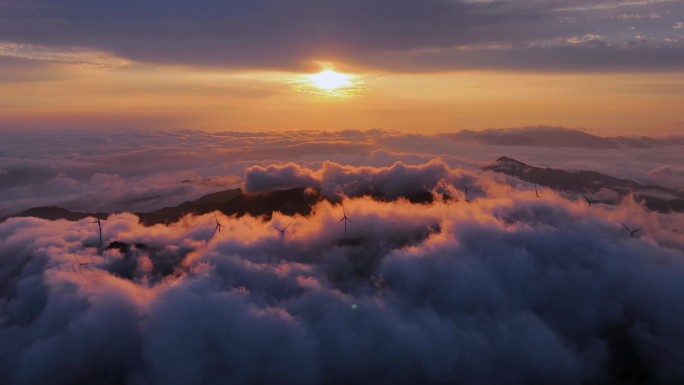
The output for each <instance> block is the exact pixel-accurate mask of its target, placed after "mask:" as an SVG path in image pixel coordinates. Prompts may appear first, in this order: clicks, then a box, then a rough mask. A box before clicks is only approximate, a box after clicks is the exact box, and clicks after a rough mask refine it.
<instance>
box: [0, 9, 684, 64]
mask: <svg viewBox="0 0 684 385" xmlns="http://www.w3.org/2000/svg"><path fill="white" fill-rule="evenodd" d="M683 18H684V9H683V6H682V5H681V3H680V2H677V1H631V2H627V1H613V0H604V1H600V2H587V1H584V0H573V1H527V0H526V1H515V2H511V1H496V0H495V1H466V0H458V1H448V2H447V1H441V0H429V1H413V0H401V1H396V0H395V1H388V0H382V1H373V2H368V1H361V0H352V1H350V0H347V1H328V2H325V3H324V4H322V3H320V2H316V1H311V0H298V1H290V2H288V3H278V2H272V1H266V0H259V1H252V2H250V3H243V2H220V1H209V2H203V3H201V4H192V5H190V4H188V3H186V2H183V1H175V0H174V1H165V2H156V1H142V2H141V1H119V2H117V3H116V4H108V3H93V2H89V1H51V2H46V1H44V0H31V1H24V2H22V3H21V4H16V3H15V2H11V1H10V2H8V1H5V2H2V3H0V20H1V21H2V23H0V39H1V40H4V41H8V42H15V43H18V44H28V45H33V46H34V47H35V46H44V47H48V48H54V47H89V48H92V49H97V50H100V51H105V52H113V53H114V54H115V55H117V56H120V57H125V58H130V59H133V60H136V61H142V62H154V63H172V64H186V65H188V64H189V65H200V66H214V67H234V68H276V69H289V70H292V69H298V70H302V69H304V68H311V65H312V61H315V60H333V59H334V60H336V61H338V62H341V63H349V64H351V65H354V66H361V67H376V68H381V69H387V70H403V71H419V72H422V71H434V70H453V69H470V68H480V69H481V68H494V69H512V70H526V71H527V70H558V71H596V70H600V71H614V70H628V71H642V70H667V71H679V70H680V69H681V67H680V66H679V65H678V64H679V63H681V60H682V35H681V32H680V31H681V29H678V28H677V26H678V25H679V24H681V22H682V19H683ZM678 23H679V24H678ZM27 57H28V56H27Z"/></svg>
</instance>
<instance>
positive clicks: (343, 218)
mask: <svg viewBox="0 0 684 385" xmlns="http://www.w3.org/2000/svg"><path fill="white" fill-rule="evenodd" d="M345 219H347V217H342V219H340V220H339V221H337V223H340V222H342V221H343V220H345Z"/></svg>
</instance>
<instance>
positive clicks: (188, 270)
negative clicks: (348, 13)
mask: <svg viewBox="0 0 684 385" xmlns="http://www.w3.org/2000/svg"><path fill="white" fill-rule="evenodd" d="M287 167H291V168H295V169H299V170H304V169H305V168H304V167H303V166H301V165H297V164H291V165H290V166H284V167H278V168H275V167H268V166H265V167H263V168H259V169H253V170H252V172H255V170H256V171H259V172H262V173H263V172H265V171H264V170H271V171H273V170H281V171H282V170H284V169H287ZM397 168H399V166H396V165H395V166H394V167H391V168H387V169H380V172H378V170H377V169H374V170H373V171H374V173H377V174H378V175H393V172H394V173H396V172H397V171H396V169H397ZM344 169H345V170H346V171H347V173H349V174H353V173H359V172H360V171H362V170H365V169H364V168H363V167H361V168H358V169H352V168H351V167H344ZM410 169H411V170H412V172H414V173H415V174H416V175H423V176H422V178H425V179H428V180H429V179H430V178H432V177H433V174H434V173H435V169H437V170H442V171H439V172H438V174H440V176H446V178H447V179H449V178H456V177H458V176H460V175H462V173H463V172H464V170H461V169H459V168H450V167H446V166H444V165H442V164H441V163H439V162H432V163H426V164H423V165H420V166H416V167H410ZM271 174H273V175H272V176H270V177H266V176H264V174H260V178H259V179H258V180H259V181H262V182H264V181H266V182H268V181H269V178H272V182H277V181H280V180H281V178H280V174H278V173H273V172H271ZM295 174H296V173H295ZM442 174H444V175H442ZM269 175H270V174H269ZM343 175H344V174H343ZM338 180H342V181H344V180H345V179H344V178H343V177H342V178H339V179H338ZM417 180H421V178H418V179H417ZM454 180H456V179H454ZM382 183H385V184H386V186H387V187H388V190H389V187H391V186H392V179H391V178H386V179H382ZM477 183H478V185H479V186H481V188H482V194H480V195H479V196H478V197H477V198H476V199H473V200H472V202H471V203H465V202H464V201H459V202H456V203H453V204H452V203H444V202H442V201H436V202H435V203H434V204H430V205H415V204H411V203H409V202H407V201H397V202H378V201H374V200H371V199H369V198H353V199H345V200H344V207H345V212H346V214H347V215H348V216H349V217H350V218H351V219H352V220H353V223H351V224H349V233H348V235H347V240H348V241H344V239H345V235H344V230H343V227H342V224H340V223H337V222H338V220H339V218H340V217H341V216H342V210H341V207H340V206H339V205H331V204H330V203H327V202H322V203H320V204H319V205H318V206H317V207H316V208H315V214H314V215H313V216H311V217H308V218H302V217H285V216H278V215H276V216H274V217H273V219H272V220H271V221H270V222H263V221H262V220H261V219H259V218H252V217H249V216H245V217H241V218H239V219H236V218H226V217H219V220H220V221H221V223H222V224H223V225H224V226H225V227H224V229H223V231H222V232H221V233H220V234H217V235H216V236H213V237H212V232H213V228H214V224H215V223H214V215H212V214H209V215H205V216H200V217H187V218H185V219H184V220H183V221H181V222H179V223H176V224H173V225H171V226H169V227H166V226H162V225H157V226H153V227H149V228H145V227H143V226H141V225H140V224H139V223H138V219H137V217H135V216H133V215H130V214H119V215H115V216H111V217H109V218H108V220H106V221H105V222H104V227H103V237H104V239H105V241H106V242H111V241H114V240H119V241H122V242H126V243H128V244H130V245H133V244H138V246H131V247H130V248H129V249H128V251H125V252H120V251H119V250H116V249H110V250H106V251H103V252H99V251H98V250H97V248H96V247H94V245H97V236H98V235H97V230H96V227H95V225H93V224H92V223H89V221H88V220H82V221H79V222H66V221H55V222H48V221H44V220H38V219H33V218H13V219H10V220H8V221H6V222H4V223H2V224H0V258H1V259H2V264H0V283H1V284H2V285H1V286H0V295H1V298H2V301H0V354H1V355H2V356H3V357H6V359H3V360H2V361H0V378H4V379H5V380H6V381H7V382H8V383H10V384H24V383H46V382H50V383H54V384H68V383H74V382H79V381H80V382H88V383H129V384H143V383H146V384H148V383H149V384H156V383H158V384H162V383H163V384H175V383H178V384H206V383H210V384H213V383H226V382H230V383H238V384H242V383H244V384H248V383H259V382H261V383H272V382H288V383H301V384H308V383H311V384H321V383H323V384H337V383H340V384H342V383H350V382H353V383H445V382H446V383H449V382H458V383H463V384H480V383H505V384H528V383H536V382H539V383H579V382H585V381H593V382H597V383H613V382H616V383H620V382H630V381H632V382H636V383H671V382H678V381H681V380H682V379H684V367H682V364H681V363H682V362H683V361H684V350H683V348H682V346H684V344H682V341H684V326H682V325H684V322H682V321H683V320H684V307H682V305H681V304H682V301H680V300H678V298H677V295H678V293H681V292H684V287H683V285H684V283H683V282H684V281H683V280H682V279H681V278H682V275H683V274H684V264H683V262H682V261H684V238H683V236H682V234H683V230H682V229H684V222H682V218H681V216H675V215H662V214H655V213H651V212H647V211H645V210H643V209H642V208H641V207H639V206H636V205H634V204H632V203H629V202H624V203H623V204H622V205H620V206H617V207H613V208H608V207H601V206H594V207H591V208H589V207H587V206H586V204H584V203H583V202H580V201H569V200H567V199H565V198H563V197H561V196H558V195H556V194H555V193H553V192H551V191H543V196H544V199H537V198H535V196H534V190H533V188H532V186H528V185H525V184H521V185H519V186H517V187H512V186H510V185H509V184H508V183H503V182H502V181H501V180H500V179H499V177H498V176H495V175H480V176H479V177H478V180H477ZM443 187H445V188H447V187H450V188H452V189H454V190H456V189H457V186H454V185H451V184H450V183H449V182H446V183H445V184H443ZM620 222H624V223H626V224H628V225H629V226H640V227H644V231H643V233H641V234H639V236H637V237H630V235H629V234H628V233H627V232H626V231H625V230H624V228H623V227H622V226H621V225H620ZM288 224H289V225H290V226H289V227H288V230H287V231H286V233H285V235H284V236H283V237H281V235H280V234H279V233H278V231H276V230H275V229H274V228H273V227H272V226H273V225H275V226H279V227H283V226H285V225H288ZM349 240H354V242H349ZM141 244H144V245H141ZM80 264H87V265H83V266H79V265H80Z"/></svg>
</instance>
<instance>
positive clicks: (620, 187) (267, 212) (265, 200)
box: [0, 156, 684, 226]
mask: <svg viewBox="0 0 684 385" xmlns="http://www.w3.org/2000/svg"><path fill="white" fill-rule="evenodd" d="M483 169H484V170H489V171H494V172H499V173H504V174H506V175H510V176H513V177H516V178H518V179H521V180H524V181H526V182H530V183H536V184H537V185H539V186H545V187H549V188H552V189H555V190H559V191H566V192H575V193H578V194H579V193H588V194H596V193H599V192H605V191H606V190H609V191H612V192H613V193H614V194H615V196H617V197H618V198H621V197H624V196H627V195H629V194H633V195H634V197H635V198H636V200H637V201H639V202H643V203H644V205H645V206H646V207H648V208H649V209H650V210H654V211H660V212H670V211H677V212H682V211H684V192H682V191H676V190H673V189H669V188H666V187H662V186H655V185H650V186H644V185H641V184H639V183H637V182H634V181H632V180H629V179H620V178H615V177H612V176H610V175H606V174H602V173H600V172H596V171H574V172H569V171H564V170H556V169H552V168H539V167H534V166H530V165H528V164H525V163H523V162H520V161H517V160H515V159H512V158H509V157H506V156H502V157H501V158H499V159H497V160H496V161H495V162H494V163H492V164H490V165H488V166H486V167H484V168H483ZM365 195H368V196H372V197H373V198H375V199H377V200H384V201H387V200H388V199H386V198H384V197H383V196H382V195H381V194H380V193H377V192H368V193H367V194H365ZM401 198H405V199H408V200H409V201H411V202H413V203H430V202H432V201H433V199H434V197H433V196H432V193H431V192H430V191H427V190H421V191H415V192H414V193H412V194H410V195H409V196H402V197H401ZM441 198H442V199H450V198H451V197H448V196H443V197H441ZM599 198H600V197H599ZM323 200H329V199H328V198H326V197H325V196H324V195H322V194H321V191H320V190H318V189H315V188H311V187H308V188H307V187H298V188H291V189H287V190H275V191H271V192H268V193H246V192H244V191H242V190H241V189H239V188H237V189H231V190H225V191H219V192H215V193H212V194H208V195H205V196H203V197H201V198H199V199H196V200H193V201H187V202H184V203H181V204H180V205H178V206H174V207H164V208H161V209H158V210H154V211H150V212H137V213H134V214H135V215H137V216H138V217H140V221H141V223H143V224H144V225H145V226H152V225H155V224H160V223H167V224H168V223H173V222H177V221H178V220H180V219H181V218H182V217H183V216H185V215H188V214H194V215H202V214H207V213H211V212H214V211H219V212H221V213H223V214H225V215H229V216H231V215H235V216H238V217H240V216H243V215H247V214H249V215H252V216H264V217H266V218H270V217H271V216H272V215H273V213H274V212H281V213H283V214H285V215H295V214H299V215H303V216H308V215H311V213H312V211H313V207H314V206H315V205H316V203H318V202H320V201H323ZM605 203H616V201H615V202H611V201H610V200H606V201H605ZM107 215H108V214H107V213H88V212H76V211H70V210H67V209H64V208H61V207H56V206H44V207H34V208H31V209H28V210H25V211H21V212H19V213H17V214H13V215H8V216H6V217H3V218H0V222H2V221H5V220H7V219H8V218H12V217H36V218H43V219H48V220H56V219H66V220H69V221H77V220H80V219H84V218H88V217H100V218H105V217H106V216H107Z"/></svg>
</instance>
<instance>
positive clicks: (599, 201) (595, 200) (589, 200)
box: [582, 194, 601, 207]
mask: <svg viewBox="0 0 684 385" xmlns="http://www.w3.org/2000/svg"><path fill="white" fill-rule="evenodd" d="M582 196H583V197H584V200H585V201H587V203H588V204H589V207H591V205H592V204H594V203H601V200H600V199H593V200H592V199H589V198H587V196H586V195H584V194H582Z"/></svg>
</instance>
